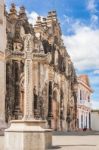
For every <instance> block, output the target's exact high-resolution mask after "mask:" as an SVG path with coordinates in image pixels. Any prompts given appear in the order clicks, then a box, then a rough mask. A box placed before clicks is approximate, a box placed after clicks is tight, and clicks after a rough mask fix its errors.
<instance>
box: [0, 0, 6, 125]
mask: <svg viewBox="0 0 99 150" xmlns="http://www.w3.org/2000/svg"><path fill="white" fill-rule="evenodd" d="M5 49H6V18H5V15H4V0H0V70H1V72H0V120H1V122H3V121H4V120H5V95H6V65H5V64H6V63H5V59H4V56H5V54H4V53H5ZM1 124H2V123H1ZM1 126H2V125H1Z"/></svg>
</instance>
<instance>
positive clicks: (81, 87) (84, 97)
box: [77, 75, 93, 130]
mask: <svg viewBox="0 0 99 150" xmlns="http://www.w3.org/2000/svg"><path fill="white" fill-rule="evenodd" d="M92 92H93V91H92V89H91V86H90V83H89V79H88V76H87V75H80V76H79V77H78V95H77V97H78V98H77V113H78V114H77V120H78V129H79V130H83V129H84V128H85V129H90V128H91V94H92Z"/></svg>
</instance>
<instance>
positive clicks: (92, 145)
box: [51, 132, 99, 150]
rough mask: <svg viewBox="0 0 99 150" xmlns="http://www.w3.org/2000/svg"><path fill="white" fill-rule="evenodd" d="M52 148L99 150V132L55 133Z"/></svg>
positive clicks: (61, 149) (60, 149)
mask: <svg viewBox="0 0 99 150" xmlns="http://www.w3.org/2000/svg"><path fill="white" fill-rule="evenodd" d="M52 149H54V150H58V149H59V150H99V132H78V133H77V132H74V133H66V132H65V133H61V132H58V133H54V136H53V148H52ZM52 149H51V150H52Z"/></svg>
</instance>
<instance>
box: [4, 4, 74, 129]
mask: <svg viewBox="0 0 99 150" xmlns="http://www.w3.org/2000/svg"><path fill="white" fill-rule="evenodd" d="M6 15H7V16H6V17H7V50H6V54H5V56H6V59H7V63H8V62H9V64H7V83H6V87H7V90H6V91H7V93H6V108H7V109H6V118H8V119H6V120H10V119H11V118H16V119H18V117H17V116H19V115H20V113H19V111H16V112H14V110H15V108H16V106H17V105H18V107H20V109H21V111H22V113H23V111H24V119H34V118H35V119H39V118H40V117H41V118H43V119H47V120H48V124H49V127H51V125H52V120H53V114H52V106H53V96H54V95H53V90H52V89H54V87H56V88H58V91H59V95H60V96H58V100H57V98H56V103H57V106H56V107H57V110H58V117H57V125H56V127H57V129H59V126H61V127H60V129H61V128H62V127H63V126H62V125H63V122H64V119H63V118H68V117H69V119H71V118H72V117H71V116H72V115H71V114H68V112H67V110H66V108H67V102H68V103H69V104H70V98H71V96H72V99H73V100H74V103H73V104H72V107H73V109H74V111H76V96H75V92H73V91H74V89H73V86H74V85H75V84H76V74H75V69H74V66H73V64H72V61H71V60H70V56H69V55H68V53H67V51H66V48H65V47H64V44H63V40H62V38H61V29H60V26H59V23H58V20H57V16H56V12H54V11H52V12H49V14H48V16H47V17H46V18H44V19H41V18H40V17H38V19H37V22H36V24H35V26H34V27H32V26H31V25H30V24H29V22H28V19H27V15H26V12H25V8H24V7H21V8H20V11H19V15H17V12H16V8H15V5H12V7H11V10H10V13H7V14H6ZM15 61H16V63H17V64H18V69H17V71H18V73H17V74H18V81H17V82H16V81H15V80H16V79H15V73H14V72H15ZM35 62H36V63H35ZM34 63H35V65H36V67H34ZM38 63H39V64H41V65H42V66H43V67H44V69H42V71H41V72H40V76H39V75H37V74H36V73H35V72H38ZM8 70H9V71H8ZM45 70H46V72H47V73H46V83H47V84H46V83H45V79H44V72H45ZM33 71H34V72H33ZM39 78H40V79H41V81H40V87H39V88H38V81H39ZM61 78H63V82H62V83H61ZM34 80H35V83H36V84H34ZM56 80H57V82H56ZM61 84H62V85H64V89H65V90H63V89H62V91H61V87H62V86H61ZM42 85H44V86H42ZM11 91H13V92H11ZM38 91H39V92H38ZM12 93H13V94H12ZM63 93H66V96H65V94H63ZM15 97H16V98H15ZM18 97H19V102H18V101H17V102H16V100H17V99H18ZM57 101H58V102H57ZM36 102H37V103H36ZM18 107H17V108H18ZM22 107H23V108H22ZM68 109H69V110H70V105H68ZM35 111H36V112H35ZM64 112H65V113H64ZM35 114H36V115H35ZM66 114H67V115H66ZM22 115H23V114H22ZM60 119H61V122H60ZM75 120H76V117H75ZM65 121H66V119H65ZM70 122H72V121H70ZM64 124H65V123H64Z"/></svg>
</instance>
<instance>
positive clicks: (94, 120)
mask: <svg viewBox="0 0 99 150" xmlns="http://www.w3.org/2000/svg"><path fill="white" fill-rule="evenodd" d="M91 129H92V130H94V131H99V111H97V110H96V111H92V112H91Z"/></svg>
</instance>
